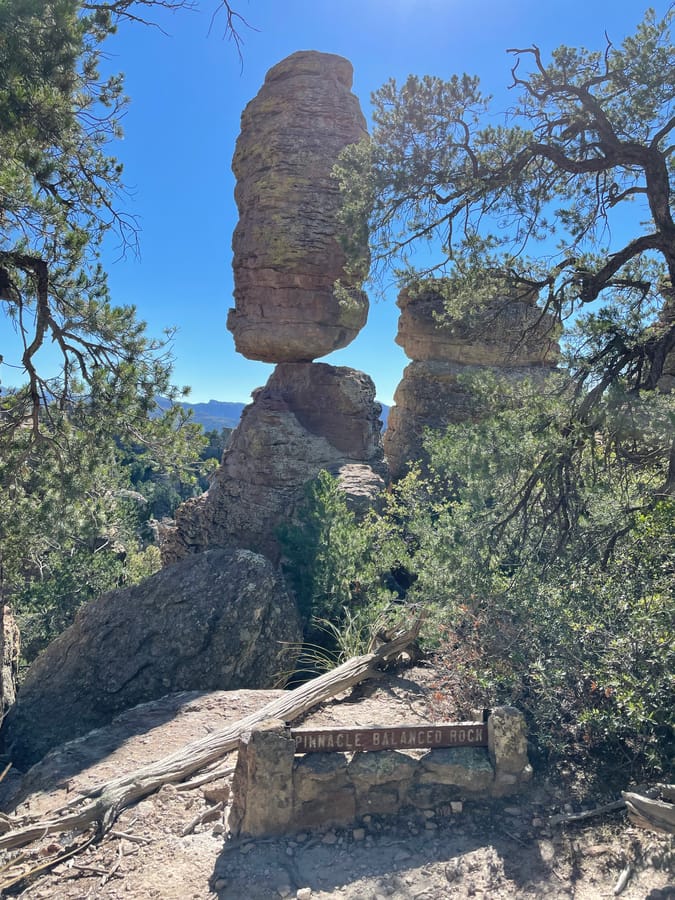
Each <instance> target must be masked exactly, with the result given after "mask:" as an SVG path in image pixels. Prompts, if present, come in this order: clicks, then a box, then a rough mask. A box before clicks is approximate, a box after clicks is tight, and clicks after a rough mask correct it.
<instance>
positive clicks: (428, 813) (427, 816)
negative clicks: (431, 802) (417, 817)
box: [424, 809, 435, 819]
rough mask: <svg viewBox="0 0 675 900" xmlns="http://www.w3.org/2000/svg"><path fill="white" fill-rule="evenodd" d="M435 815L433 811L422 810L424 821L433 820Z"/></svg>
mask: <svg viewBox="0 0 675 900" xmlns="http://www.w3.org/2000/svg"><path fill="white" fill-rule="evenodd" d="M434 815H435V813H434V811H433V809H425V810H424V818H425V819H433V817H434Z"/></svg>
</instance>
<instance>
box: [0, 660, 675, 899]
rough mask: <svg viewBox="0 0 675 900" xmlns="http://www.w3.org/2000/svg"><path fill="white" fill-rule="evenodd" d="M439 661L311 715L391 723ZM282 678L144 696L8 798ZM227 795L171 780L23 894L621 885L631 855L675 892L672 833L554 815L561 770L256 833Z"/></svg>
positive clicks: (137, 758) (648, 879)
mask: <svg viewBox="0 0 675 900" xmlns="http://www.w3.org/2000/svg"><path fill="white" fill-rule="evenodd" d="M433 675H434V673H433V671H432V670H430V668H429V667H428V666H427V667H416V668H415V669H412V670H410V671H408V672H406V673H404V674H403V675H401V676H392V677H387V678H386V679H384V680H383V681H382V682H381V683H378V684H377V685H376V686H374V687H371V688H370V689H369V690H367V691H365V692H364V691H360V692H358V694H357V697H356V698H353V697H351V698H346V697H344V698H339V699H337V700H335V701H333V702H331V703H328V704H326V705H324V706H323V707H322V708H321V709H319V710H316V711H315V712H313V713H312V714H310V715H309V716H308V717H307V718H306V720H305V722H306V723H307V724H309V723H310V722H311V723H312V724H316V725H328V724H335V723H340V724H342V725H350V724H352V725H363V724H367V723H369V722H372V721H373V716H375V717H376V721H377V722H378V723H380V724H382V725H386V724H392V725H393V724H397V723H400V722H401V721H406V722H407V721H411V717H412V721H422V720H424V719H425V718H426V719H427V720H428V716H429V709H430V705H431V695H432V693H433V684H434V678H433ZM276 693H277V692H270V691H231V692H215V693H209V694H183V695H178V696H175V697H170V698H166V699H165V700H162V701H159V702H158V703H153V704H147V705H145V706H143V707H137V708H136V709H135V710H131V711H130V712H128V713H125V714H124V715H123V716H120V717H119V718H118V719H117V720H116V722H115V723H113V725H111V726H110V727H108V728H105V729H100V730H99V731H97V732H92V733H91V734H90V735H88V736H87V737H86V738H83V739H81V740H79V741H75V742H72V743H71V744H67V745H64V746H63V747H62V748H59V749H58V750H57V751H55V752H54V753H52V754H50V755H49V756H48V757H47V758H46V759H45V760H44V761H43V762H42V763H40V764H39V765H38V766H36V767H34V768H33V769H32V770H31V772H30V773H29V774H28V776H26V778H24V779H23V782H19V780H18V779H17V778H15V779H14V780H13V781H12V780H11V779H10V780H9V781H8V782H7V783H6V784H4V783H3V786H2V787H3V788H4V791H5V797H4V800H3V808H4V809H6V810H7V809H9V808H11V806H12V805H13V803H14V804H16V803H17V802H18V805H19V810H20V811H22V812H26V813H30V814H31V815H37V814H40V813H44V812H46V811H47V810H48V809H51V808H54V807H55V806H58V805H60V804H61V803H63V802H64V801H65V800H66V799H67V798H69V797H71V796H72V793H73V791H77V790H81V789H83V788H85V787H87V786H90V785H92V784H94V783H97V782H100V781H101V780H105V779H107V778H110V777H113V776H114V775H116V774H120V773H121V772H123V771H128V770H130V769H133V768H135V767H137V766H139V765H142V764H143V763H145V762H147V761H150V760H152V759H157V758H158V757H160V756H163V755H164V754H166V753H168V752H170V751H171V750H173V749H176V748H177V747H179V746H181V745H182V744H184V743H187V742H189V741H191V740H194V739H196V738H199V737H201V736H203V735H204V734H206V733H207V732H208V731H210V730H214V729H216V728H219V727H221V726H222V725H223V724H224V723H225V722H226V721H231V720H232V719H234V718H237V717H240V716H242V715H246V714H247V713H249V712H252V711H253V710H255V709H257V708H259V707H260V706H262V705H263V704H264V703H265V702H267V701H268V700H269V699H271V698H272V696H275V695H276ZM232 761H233V762H234V759H233V760H232ZM10 792H13V793H14V798H15V799H14V801H13V803H12V801H11V800H10V798H9V796H8V794H9V793H10ZM226 797H227V783H226V781H225V780H221V781H217V782H214V783H212V784H208V785H204V786H203V787H199V788H194V789H191V790H182V789H180V787H176V786H166V787H164V788H162V790H160V791H159V792H158V793H157V794H156V795H154V796H152V797H150V798H148V799H146V800H144V801H142V802H141V803H139V804H137V805H136V806H135V807H133V808H131V809H129V810H126V811H125V812H124V813H123V814H122V815H121V817H120V819H119V820H118V822H117V823H116V825H115V828H114V830H113V832H112V833H111V834H109V835H107V836H106V838H105V839H104V840H103V841H101V842H100V843H98V844H93V845H92V846H91V847H90V848H88V849H87V850H86V851H84V852H83V853H80V854H78V855H76V856H74V857H72V858H71V859H70V860H68V861H66V862H64V863H62V864H61V865H60V866H59V867H57V869H56V870H54V871H52V872H50V873H49V874H47V875H44V876H37V877H36V878H35V879H34V881H33V882H31V883H30V884H28V885H26V884H25V883H24V884H23V885H21V886H20V888H22V890H21V889H20V888H19V887H18V888H17V890H16V892H15V894H14V895H15V896H21V897H25V898H33V900H37V898H73V900H75V898H78V900H79V898H85V897H91V898H99V897H100V898H129V897H133V898H138V900H150V898H153V900H186V898H195V900H197V898H205V897H218V898H222V900H274V898H277V897H293V898H299V900H309V898H311V900H314V898H320V900H328V898H349V900H382V898H388V897H391V898H393V900H413V898H415V900H441V898H443V900H444V898H464V897H483V898H518V897H523V898H554V900H557V898H574V900H599V898H604V897H607V898H609V897H613V896H615V893H614V891H615V888H616V886H617V882H618V881H619V879H620V877H621V875H622V873H623V872H625V871H626V870H627V871H628V876H627V880H626V884H625V887H624V888H623V890H622V891H621V894H620V896H621V897H622V898H625V900H645V898H649V900H665V898H671V900H675V878H674V877H673V874H672V866H673V860H674V859H675V850H674V848H673V841H672V839H670V838H667V837H664V836H659V835H656V834H652V833H650V832H647V831H643V830H641V829H637V828H633V827H630V826H629V825H628V823H627V821H626V819H625V816H624V814H623V813H622V812H619V813H614V814H612V815H609V816H605V817H603V818H601V819H597V820H589V822H588V823H587V824H583V825H574V826H572V825H568V826H566V827H564V826H555V827H551V825H550V824H549V818H550V816H551V815H554V814H556V813H559V812H560V811H561V810H565V809H566V810H568V811H571V810H572V809H574V810H575V811H576V809H578V806H579V804H578V800H577V797H576V795H575V790H574V788H573V787H572V786H568V785H567V784H566V783H565V782H563V781H555V782H554V781H546V780H543V779H542V778H535V780H534V782H533V783H532V785H531V786H530V787H529V788H528V790H527V792H525V793H522V794H519V795H518V796H516V797H512V798H509V799H506V800H500V801H494V802H489V803H488V802H485V803H478V802H466V803H464V804H463V806H462V810H461V811H459V812H458V811H455V812H453V811H452V810H450V809H439V810H436V811H435V812H433V813H431V812H429V813H426V814H422V813H419V812H416V813H414V814H412V813H411V814H410V815H403V816H399V817H397V818H394V819H385V818H379V817H365V818H364V819H363V820H362V821H359V822H357V823H355V824H354V825H353V826H350V827H348V828H343V829H329V830H326V831H324V832H312V833H308V832H307V833H301V834H297V835H293V836H292V837H287V838H283V839H277V840H271V839H267V840H257V841H239V840H231V839H230V838H229V837H228V835H227V832H226V825H225V822H226V819H225V815H226V810H223V809H222V808H221V807H219V804H222V803H223V801H224V800H225V798H226ZM597 799H598V802H604V801H605V800H607V799H613V798H611V797H609V798H608V797H602V798H597ZM198 820H199V821H198ZM73 839H74V836H71V837H70V838H69V837H68V836H65V837H64V838H63V839H62V840H59V841H55V840H53V839H45V841H44V842H43V844H42V848H41V849H40V850H39V851H37V852H35V853H34V856H33V858H29V859H28V860H27V861H26V864H27V865H36V864H39V862H40V861H41V859H43V858H44V856H45V854H48V853H54V852H55V850H56V848H57V846H59V845H60V846H61V847H63V848H64V849H65V848H66V847H67V846H68V845H69V841H72V840H73ZM8 895H9V894H8Z"/></svg>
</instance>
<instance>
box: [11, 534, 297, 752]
mask: <svg viewBox="0 0 675 900" xmlns="http://www.w3.org/2000/svg"><path fill="white" fill-rule="evenodd" d="M300 638H301V630H300V625H299V619H298V614H297V611H296V607H295V603H294V601H293V600H292V599H291V598H290V597H289V595H288V594H287V592H286V588H285V586H284V584H283V581H282V580H281V578H280V576H279V574H278V572H277V571H276V569H275V567H273V566H272V565H271V564H270V562H269V561H268V560H266V559H265V558H264V557H262V556H259V555H257V554H255V553H251V552H248V551H246V550H225V549H219V550H209V551H207V552H205V553H201V554H199V555H198V556H192V557H190V558H189V559H186V560H184V561H182V562H180V563H177V564H176V565H174V566H170V567H168V568H166V569H163V570H162V571H161V572H159V573H157V574H156V575H153V576H152V577H151V578H148V579H146V581H144V582H143V583H142V584H138V585H135V586H133V587H130V588H127V589H126V590H120V591H112V592H110V593H108V594H104V595H103V596H101V597H99V598H98V599H97V600H95V601H92V602H91V603H88V604H87V605H86V606H84V607H82V609H81V610H80V611H79V613H78V614H77V617H76V619H75V622H74V623H73V625H72V626H71V627H70V628H68V629H67V630H66V631H65V632H63V634H61V635H60V636H59V637H58V638H57V639H56V640H55V641H53V642H52V643H51V644H50V645H49V647H47V649H46V650H45V651H44V653H43V654H42V655H41V656H40V657H39V658H38V659H37V660H36V662H35V663H34V664H33V665H32V666H31V668H30V671H29V673H28V676H27V678H26V681H25V682H24V683H23V685H22V686H21V691H20V693H19V699H18V702H17V704H16V705H15V706H14V708H13V709H12V710H11V712H10V714H9V715H8V717H7V719H6V722H5V730H4V735H5V745H6V746H7V748H8V749H9V752H10V753H11V757H12V760H13V761H14V763H15V764H17V765H19V766H20V767H21V766H23V765H26V764H28V763H33V762H35V761H36V760H38V759H40V758H41V757H42V756H43V755H44V754H45V753H46V752H47V751H48V750H49V749H51V748H52V747H53V746H55V745H56V744H59V743H61V742H62V741H64V740H70V739H71V738H75V737H78V736H79V735H81V734H84V733H85V732H87V731H89V730H91V729H92V728H98V727H101V726H102V725H106V724H107V723H109V722H110V721H111V720H112V719H113V717H114V716H115V715H116V714H117V713H119V712H120V711H122V710H124V709H128V708H129V707H132V706H135V705H136V704H138V703H144V702H147V701H150V700H154V699H157V698H159V697H162V696H164V695H165V694H169V693H172V692H175V691H190V690H216V689H218V690H231V689H235V688H240V687H247V688H256V687H268V686H269V685H270V684H272V683H273V682H274V680H275V679H277V678H278V677H279V676H280V675H282V674H283V673H286V672H288V671H289V670H290V669H292V666H293V655H292V653H291V651H289V649H288V644H289V643H290V644H297V642H298V641H299V640H300Z"/></svg>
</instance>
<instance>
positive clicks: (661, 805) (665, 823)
mask: <svg viewBox="0 0 675 900" xmlns="http://www.w3.org/2000/svg"><path fill="white" fill-rule="evenodd" d="M666 787H667V788H669V789H670V791H669V795H670V796H672V795H673V793H675V786H674V785H667V786H666ZM621 796H622V797H623V799H624V801H625V803H626V809H627V810H628V818H629V819H630V820H631V822H632V823H633V824H634V825H638V826H639V827H640V828H646V829H647V830H648V831H658V832H659V833H660V834H675V806H674V805H673V804H672V803H669V802H667V801H665V800H654V799H652V798H651V797H644V796H642V795H641V794H635V793H631V792H630V791H622V792H621Z"/></svg>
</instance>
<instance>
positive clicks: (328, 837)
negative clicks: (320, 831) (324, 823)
mask: <svg viewBox="0 0 675 900" xmlns="http://www.w3.org/2000/svg"><path fill="white" fill-rule="evenodd" d="M337 840H338V838H337V834H335V832H334V831H327V832H326V834H324V836H323V837H322V838H321V843H322V844H337Z"/></svg>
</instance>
